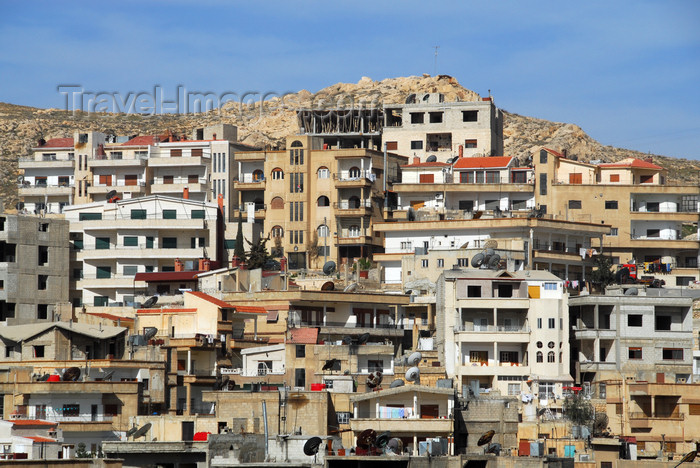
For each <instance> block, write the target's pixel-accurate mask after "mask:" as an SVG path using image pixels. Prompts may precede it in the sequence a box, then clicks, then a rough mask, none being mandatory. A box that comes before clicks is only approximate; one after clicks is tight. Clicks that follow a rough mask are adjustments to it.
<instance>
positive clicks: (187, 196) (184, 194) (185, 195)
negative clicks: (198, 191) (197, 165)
mask: <svg viewBox="0 0 700 468" xmlns="http://www.w3.org/2000/svg"><path fill="white" fill-rule="evenodd" d="M182 198H184V199H185V200H189V199H190V189H189V187H185V188H184V189H182Z"/></svg>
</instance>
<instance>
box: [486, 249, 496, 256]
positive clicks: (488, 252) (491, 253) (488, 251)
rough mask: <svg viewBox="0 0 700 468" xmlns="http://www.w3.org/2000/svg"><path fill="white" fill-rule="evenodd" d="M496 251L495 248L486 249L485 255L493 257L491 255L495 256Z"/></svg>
mask: <svg viewBox="0 0 700 468" xmlns="http://www.w3.org/2000/svg"><path fill="white" fill-rule="evenodd" d="M495 253H496V252H495V251H494V250H493V249H486V250H484V255H486V256H487V257H491V256H493V255H494V254H495Z"/></svg>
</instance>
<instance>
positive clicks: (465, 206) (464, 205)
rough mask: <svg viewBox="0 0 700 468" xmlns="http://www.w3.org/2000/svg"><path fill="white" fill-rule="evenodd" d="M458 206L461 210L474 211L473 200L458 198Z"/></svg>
mask: <svg viewBox="0 0 700 468" xmlns="http://www.w3.org/2000/svg"><path fill="white" fill-rule="evenodd" d="M462 174H464V173H462ZM458 207H459V209H460V210H461V211H474V200H460V201H459V204H458Z"/></svg>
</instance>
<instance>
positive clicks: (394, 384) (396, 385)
mask: <svg viewBox="0 0 700 468" xmlns="http://www.w3.org/2000/svg"><path fill="white" fill-rule="evenodd" d="M404 385H406V382H404V381H403V380H401V379H396V380H394V381H393V382H391V385H389V388H399V387H403V386H404Z"/></svg>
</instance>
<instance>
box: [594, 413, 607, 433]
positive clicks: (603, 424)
mask: <svg viewBox="0 0 700 468" xmlns="http://www.w3.org/2000/svg"><path fill="white" fill-rule="evenodd" d="M608 421H609V420H608V415H607V414H605V413H596V414H595V420H594V422H593V430H594V431H595V433H596V434H600V433H601V432H603V431H605V429H607V427H608Z"/></svg>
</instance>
